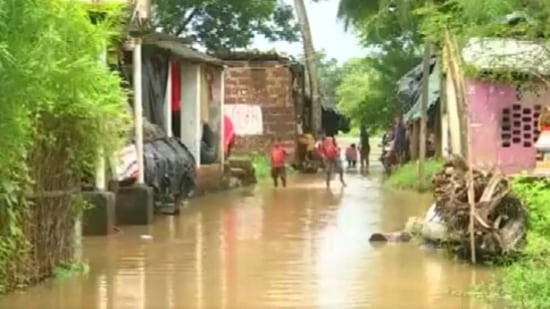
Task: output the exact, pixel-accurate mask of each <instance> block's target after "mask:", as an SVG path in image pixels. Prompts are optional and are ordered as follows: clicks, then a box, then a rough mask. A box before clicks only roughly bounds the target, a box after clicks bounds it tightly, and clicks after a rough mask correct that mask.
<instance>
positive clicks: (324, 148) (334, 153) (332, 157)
mask: <svg viewBox="0 0 550 309" xmlns="http://www.w3.org/2000/svg"><path fill="white" fill-rule="evenodd" d="M320 153H321V157H323V161H324V163H325V172H326V183H327V188H330V180H331V179H332V173H334V172H335V171H337V172H338V174H339V175H340V183H342V186H346V183H345V182H344V169H343V167H342V160H341V158H340V149H339V148H338V145H337V144H336V140H335V139H334V138H333V137H326V138H324V139H323V141H322V142H321V145H320Z"/></svg>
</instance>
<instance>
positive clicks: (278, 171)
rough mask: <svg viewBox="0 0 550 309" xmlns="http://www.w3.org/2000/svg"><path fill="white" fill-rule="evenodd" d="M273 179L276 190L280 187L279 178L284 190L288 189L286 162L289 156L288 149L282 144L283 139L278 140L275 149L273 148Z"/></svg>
mask: <svg viewBox="0 0 550 309" xmlns="http://www.w3.org/2000/svg"><path fill="white" fill-rule="evenodd" d="M270 156H271V178H272V179H273V185H274V186H275V188H277V187H278V186H279V178H280V179H281V182H282V184H283V188H284V187H286V168H285V160H286V157H287V156H288V153H287V151H286V149H285V148H284V147H283V145H282V143H281V139H280V138H277V140H276V141H275V143H274V145H273V148H271V154H270Z"/></svg>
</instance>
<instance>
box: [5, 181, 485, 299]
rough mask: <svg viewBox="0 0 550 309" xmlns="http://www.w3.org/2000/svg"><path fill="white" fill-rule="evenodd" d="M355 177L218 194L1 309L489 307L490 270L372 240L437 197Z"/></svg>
mask: <svg viewBox="0 0 550 309" xmlns="http://www.w3.org/2000/svg"><path fill="white" fill-rule="evenodd" d="M347 178H348V187H346V188H345V189H343V190H340V187H339V185H338V183H337V182H336V183H335V184H334V188H333V189H332V192H329V191H327V190H326V189H325V188H324V187H323V181H322V177H321V175H317V176H297V177H296V178H292V179H291V182H290V185H289V187H288V188H286V189H278V190H275V189H273V188H271V187H270V186H257V187H256V188H254V189H242V190H238V191H234V192H231V193H221V194H216V195H210V196H207V197H203V198H198V199H195V200H193V201H192V202H191V203H190V205H189V206H190V207H189V209H188V210H185V211H184V212H183V213H182V214H181V215H180V216H177V217H169V216H167V217H157V218H156V221H155V223H154V224H153V225H152V226H149V227H123V229H122V232H121V233H119V234H117V235H114V236H110V237H107V238H103V237H97V238H87V239H85V241H84V252H83V256H84V259H85V260H86V261H87V262H88V263H89V266H90V272H89V273H88V274H87V275H86V276H82V277H73V278H69V279H64V280H52V281H50V282H46V283H44V284H42V285H39V286H37V287H34V288H30V289H27V290H25V291H22V292H16V293H13V294H10V295H8V296H6V297H4V298H3V299H1V300H0V307H1V308H21V309H23V308H24V309H30V308H41V309H42V308H56V309H57V308H70V309H73V308H74V309H77V308H90V309H104V308H105V309H123V308H128V309H145V308H162V309H164V308H165V309H172V308H237V309H241V308H243V309H244V308H334V309H345V308H423V309H426V308H483V306H481V304H480V303H478V302H476V300H474V299H473V298H471V297H468V296H466V295H464V293H465V292H466V291H467V290H468V289H469V287H470V286H471V285H472V284H475V283H481V282H483V280H484V279H485V278H487V275H488V273H487V271H485V270H483V269H475V268H472V267H470V266H467V265H463V264H460V263H456V262H452V261H450V260H448V259H447V258H445V257H444V256H442V255H441V254H440V253H437V252H436V251H433V250H429V249H423V248H421V247H420V246H418V244H415V243H407V244H385V245H372V244H370V243H369V242H368V238H369V236H370V234H371V233H373V232H379V231H394V230H397V229H400V228H401V227H402V226H403V224H404V222H405V221H406V219H407V218H408V217H409V216H412V215H418V214H422V213H423V212H424V211H425V210H426V209H427V208H428V207H429V204H430V196H426V195H419V194H415V193H410V192H409V193H408V192H399V191H391V190H387V189H383V188H381V187H380V185H379V181H378V179H369V178H368V177H367V178H366V177H363V176H360V175H356V174H355V175H348V176H347ZM142 235H150V236H151V238H150V239H148V237H142Z"/></svg>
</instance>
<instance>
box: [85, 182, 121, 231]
mask: <svg viewBox="0 0 550 309" xmlns="http://www.w3.org/2000/svg"><path fill="white" fill-rule="evenodd" d="M82 197H83V198H84V200H85V201H87V202H88V203H90V204H92V205H93V207H92V208H90V209H86V210H85V211H84V213H83V215H82V234H83V235H84V236H97V235H109V234H110V233H113V232H114V230H115V194H114V193H112V192H109V191H89V192H83V193H82Z"/></svg>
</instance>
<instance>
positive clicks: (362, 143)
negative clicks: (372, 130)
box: [359, 124, 370, 173]
mask: <svg viewBox="0 0 550 309" xmlns="http://www.w3.org/2000/svg"><path fill="white" fill-rule="evenodd" d="M359 147H360V149H359V150H360V157H361V158H360V159H361V162H360V166H361V171H363V169H364V171H365V172H367V173H368V172H369V156H370V142H369V132H368V131H367V127H366V126H365V125H364V124H362V125H361V127H360V128H359Z"/></svg>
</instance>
